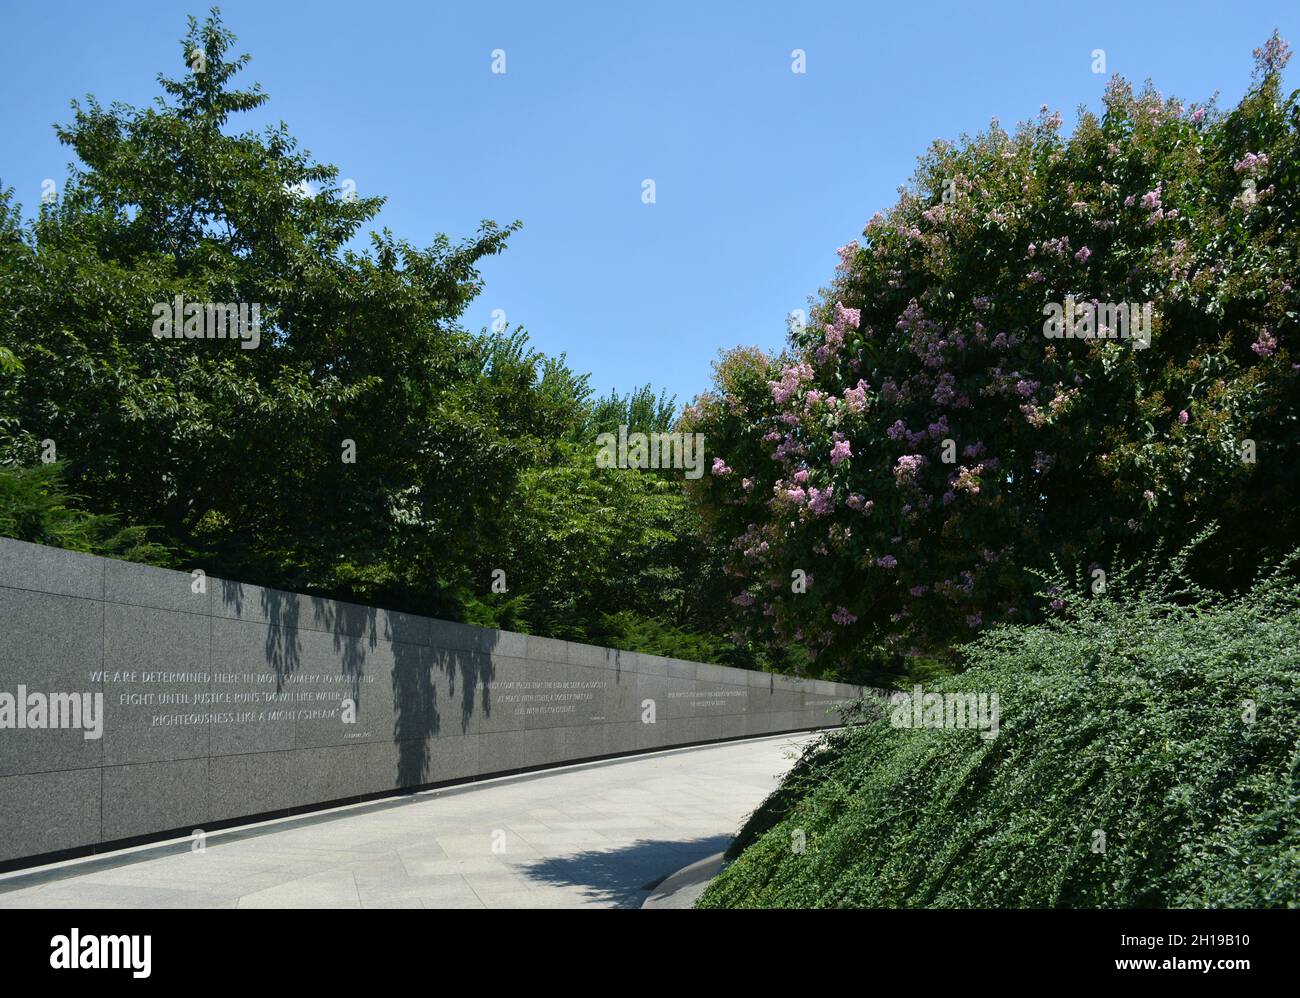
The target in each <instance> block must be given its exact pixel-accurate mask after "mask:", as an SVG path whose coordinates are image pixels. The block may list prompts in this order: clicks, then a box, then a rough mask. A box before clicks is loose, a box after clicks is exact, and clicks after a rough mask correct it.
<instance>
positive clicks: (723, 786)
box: [0, 735, 815, 908]
mask: <svg viewBox="0 0 1300 998" xmlns="http://www.w3.org/2000/svg"><path fill="white" fill-rule="evenodd" d="M813 737H815V736H811V735H786V736H778V737H774V738H762V739H753V740H748V741H741V742H729V743H726V744H723V745H716V746H709V747H704V748H695V749H679V750H676V751H669V752H661V753H655V754H653V755H645V756H635V757H631V758H627V759H620V760H614V761H611V762H607V763H599V764H594V765H587V766H574V767H569V768H565V769H558V770H552V771H548V772H545V773H540V774H531V775H528V776H524V777H507V778H505V779H501V780H495V781H491V782H487V783H481V784H477V785H473V786H469V787H457V788H451V789H449V790H441V791H430V792H427V793H423V794H417V795H415V796H412V797H401V798H396V799H394V800H390V801H382V802H376V803H371V804H361V805H355V806H352V807H347V808H340V809H338V810H334V811H329V812H324V813H321V814H316V815H309V816H302V817H298V818H287V819H281V820H278V821H274V822H265V823H262V824H259V825H253V826H245V827H242V828H238V829H230V830H227V831H225V832H214V833H212V834H210V835H208V837H207V842H206V849H204V851H202V852H193V851H191V850H190V848H189V843H188V840H187V841H185V842H181V843H175V844H170V845H165V846H159V845H153V846H145V847H141V848H140V849H136V850H129V851H125V852H122V853H114V854H110V855H108V856H99V857H89V858H87V859H82V860H74V861H71V862H68V863H61V864H55V865H53V866H47V867H41V868H39V869H37V870H26V871H19V872H16V873H10V874H4V875H0V908H30V907H42V908H45V907H53V908H63V907H69V908H71V907H77V908H123V907H125V908H212V907H220V908H236V907H238V908H309V907H310V908H481V907H486V908H518V907H529V908H534V907H539V908H553V907H554V908H559V907H565V908H567V907H597V908H637V907H640V905H641V903H642V901H644V900H645V898H646V897H647V896H648V894H649V893H650V892H649V888H650V887H652V886H653V885H654V884H655V883H656V882H657V881H659V880H662V879H663V878H664V877H666V876H668V875H669V874H671V873H673V872H675V871H676V870H679V869H681V868H682V867H685V866H688V865H689V864H691V863H694V862H696V861H697V860H700V859H702V858H704V857H706V856H709V855H711V854H713V853H716V852H718V851H720V850H722V849H724V848H726V846H727V843H728V842H729V841H730V840H731V837H732V835H733V834H734V833H735V831H736V830H737V828H739V826H740V823H741V821H742V820H743V819H744V818H745V816H746V815H747V814H748V813H749V812H750V811H752V810H753V809H754V808H755V807H756V806H757V805H758V804H759V802H760V801H762V799H763V798H764V797H765V796H766V795H767V794H768V793H769V792H770V791H771V790H772V789H773V788H774V787H775V786H776V783H777V781H778V779H779V778H780V776H781V775H782V774H783V773H784V772H785V771H786V770H787V769H789V768H790V766H791V765H792V764H793V762H794V756H795V753H796V751H797V749H798V748H799V747H800V746H802V745H804V744H806V743H807V742H808V741H810V740H811V739H812V738H813Z"/></svg>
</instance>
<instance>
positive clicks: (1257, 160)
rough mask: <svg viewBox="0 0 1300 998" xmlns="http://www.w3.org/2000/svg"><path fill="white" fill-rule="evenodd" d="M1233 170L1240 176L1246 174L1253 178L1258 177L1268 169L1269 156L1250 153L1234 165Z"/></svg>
mask: <svg viewBox="0 0 1300 998" xmlns="http://www.w3.org/2000/svg"><path fill="white" fill-rule="evenodd" d="M1232 169H1233V171H1234V172H1236V173H1239V174H1240V173H1244V174H1247V175H1248V176H1251V177H1254V176H1257V175H1258V174H1261V173H1263V172H1264V171H1265V170H1266V169H1268V155H1267V154H1266V153H1260V154H1259V155H1256V154H1255V153H1253V152H1248V153H1246V155H1245V156H1243V157H1242V158H1241V159H1239V160H1238V161H1237V162H1235V163H1233V164H1232Z"/></svg>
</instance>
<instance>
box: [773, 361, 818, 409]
mask: <svg viewBox="0 0 1300 998" xmlns="http://www.w3.org/2000/svg"><path fill="white" fill-rule="evenodd" d="M812 378H813V369H812V367H811V366H809V365H808V364H795V365H793V366H791V367H787V368H786V369H785V370H783V371H782V372H781V380H780V381H769V382H768V383H767V387H768V388H769V389H770V390H771V392H772V401H773V402H775V403H776V404H777V405H784V404H785V403H786V402H788V401H790V399H791V397H793V396H794V394H795V392H797V391H798V390H799V389H800V388H801V387H803V385H804V384H805V383H806V382H809V381H811V380H812Z"/></svg>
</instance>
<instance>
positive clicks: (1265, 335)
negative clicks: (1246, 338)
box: [1250, 329, 1277, 357]
mask: <svg viewBox="0 0 1300 998" xmlns="http://www.w3.org/2000/svg"><path fill="white" fill-rule="evenodd" d="M1250 348H1251V349H1252V350H1254V351H1255V355H1256V356H1258V357H1272V356H1273V354H1274V353H1275V352H1276V350H1277V337H1276V336H1274V335H1273V334H1272V333H1270V332H1269V331H1268V330H1267V329H1261V330H1260V331H1259V339H1257V340H1256V341H1255V342H1254V343H1252V344H1251V345H1250Z"/></svg>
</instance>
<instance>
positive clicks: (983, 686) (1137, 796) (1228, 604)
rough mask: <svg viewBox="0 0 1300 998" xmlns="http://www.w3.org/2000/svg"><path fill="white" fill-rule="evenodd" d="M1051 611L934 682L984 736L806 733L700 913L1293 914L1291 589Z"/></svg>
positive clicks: (1298, 890) (982, 645) (1294, 652)
mask: <svg viewBox="0 0 1300 998" xmlns="http://www.w3.org/2000/svg"><path fill="white" fill-rule="evenodd" d="M1063 599H1064V601H1065V604H1066V605H1065V609H1064V611H1063V612H1064V613H1065V614H1066V615H1067V616H1068V617H1069V618H1070V619H1069V620H1068V622H1050V623H1046V624H1041V625H1036V626H1014V627H1006V628H996V629H994V630H992V631H990V632H988V633H986V634H984V635H982V636H981V637H980V639H979V640H977V641H976V642H975V643H973V644H972V645H971V646H970V647H969V648H968V649H967V650H966V657H967V660H968V664H969V666H970V668H969V669H968V671H966V672H965V673H963V674H962V675H961V676H960V677H959V678H957V679H951V680H948V681H947V685H945V687H944V688H945V689H951V690H961V691H967V692H973V691H983V692H994V691H996V692H997V693H998V695H999V702H1000V710H1001V719H1000V733H999V735H998V737H996V738H995V739H992V740H991V741H985V740H983V739H981V738H980V737H979V736H978V734H977V733H976V732H975V731H971V730H928V729H905V728H896V727H893V726H891V724H890V722H889V720H888V718H887V717H886V716H875V717H873V718H870V719H866V718H860V720H861V722H862V723H858V724H855V725H853V726H851V727H849V728H846V729H843V730H841V731H839V732H836V733H833V734H830V735H828V736H826V737H825V738H823V739H822V740H821V741H819V742H818V743H817V744H816V745H815V746H814V747H813V748H812V749H810V750H809V751H808V752H807V753H806V754H805V756H804V757H803V758H802V759H801V761H800V762H799V763H798V764H797V765H796V767H795V768H794V769H793V770H792V772H791V774H790V775H789V777H788V778H787V779H786V781H785V783H784V784H783V786H782V787H781V788H780V789H779V790H778V791H777V793H776V794H775V795H774V796H773V798H772V799H771V800H769V802H768V803H767V804H765V805H764V806H763V807H762V808H760V809H759V811H758V812H757V813H756V814H755V815H754V816H753V818H751V820H750V822H749V824H748V825H747V826H746V827H745V829H743V830H742V833H741V836H740V838H739V839H738V842H737V846H738V847H739V850H740V855H739V857H738V858H737V859H736V860H735V862H734V863H733V864H732V865H731V866H730V867H728V868H727V869H726V871H725V872H724V873H723V874H722V875H721V876H720V877H719V878H718V879H717V880H716V881H715V882H714V883H713V885H712V886H711V887H710V889H709V890H708V892H707V893H706V894H705V895H704V897H703V898H702V899H701V901H700V904H701V905H702V906H704V907H748V906H765V907H858V906H888V907H950V906H957V907H967V906H974V907H986V906H987V907H1020V906H1026V907H1039V906H1044V907H1048V906H1065V907H1147V906H1150V907H1181V906H1190V907H1221V906H1222V907H1271V906H1291V907H1296V906H1300V587H1297V586H1296V585H1295V584H1294V583H1290V582H1286V581H1284V580H1283V579H1282V578H1281V577H1280V576H1274V577H1272V578H1270V579H1269V580H1268V581H1266V582H1265V583H1263V584H1261V585H1259V586H1256V587H1255V588H1254V589H1253V590H1252V591H1250V592H1249V593H1248V594H1247V595H1245V596H1242V597H1240V598H1237V599H1234V600H1231V601H1222V600H1217V599H1209V598H1198V599H1195V600H1193V601H1192V605H1183V606H1178V605H1174V603H1173V602H1171V601H1170V600H1169V599H1168V598H1167V597H1164V596H1162V595H1160V594H1159V593H1148V595H1146V596H1145V597H1117V598H1114V599H1104V600H1103V599H1090V598H1089V597H1087V596H1075V595H1069V594H1067V595H1065V596H1064V597H1063ZM1252 705H1253V710H1252ZM867 712H868V713H871V712H872V711H867ZM874 713H875V714H877V715H879V713H880V712H879V709H878V708H876V709H875V710H874ZM1098 830H1100V831H1101V832H1102V833H1104V836H1105V840H1104V851H1097V845H1098V844H1099V843H1100V840H1099V839H1098V837H1097V831H1098ZM799 832H801V833H802V835H803V836H804V837H805V840H806V849H805V851H803V852H798V851H796V850H795V848H794V844H795V843H796V841H797V837H796V833H799Z"/></svg>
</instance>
